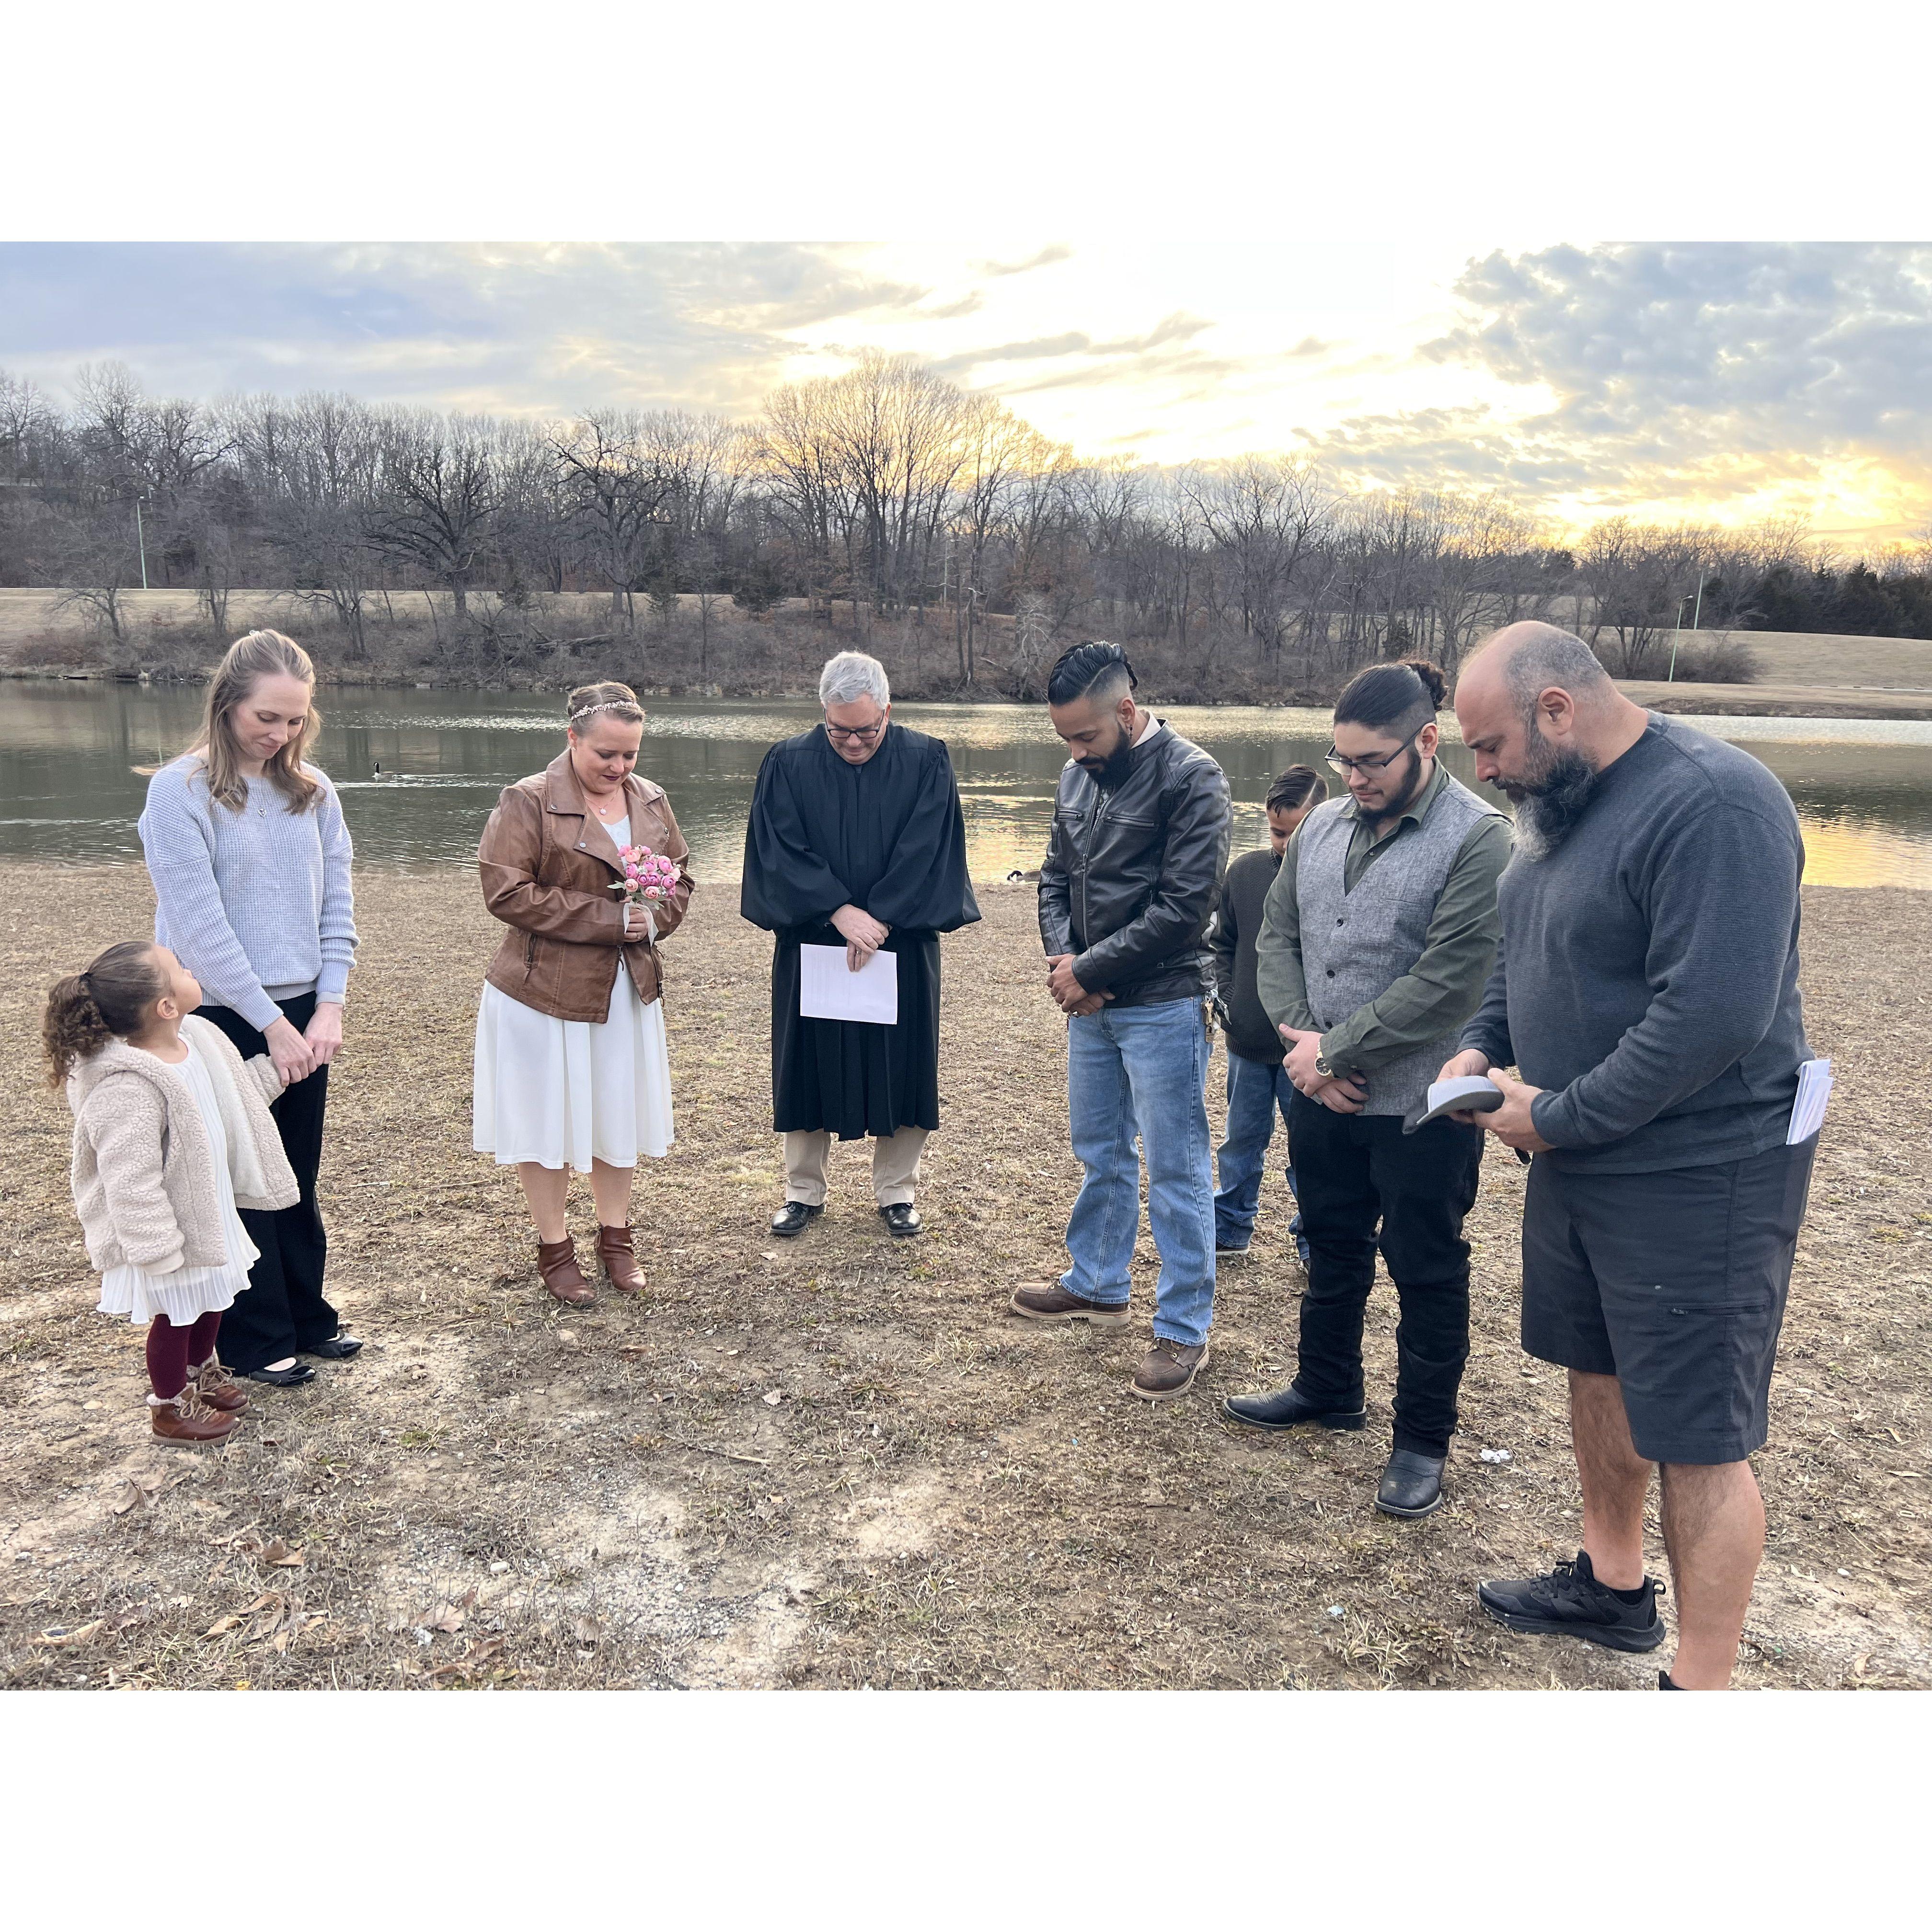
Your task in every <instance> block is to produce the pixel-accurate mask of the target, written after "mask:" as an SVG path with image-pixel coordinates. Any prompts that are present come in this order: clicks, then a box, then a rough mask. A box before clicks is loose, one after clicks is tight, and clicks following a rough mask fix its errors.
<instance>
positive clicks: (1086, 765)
mask: <svg viewBox="0 0 1932 1932" xmlns="http://www.w3.org/2000/svg"><path fill="white" fill-rule="evenodd" d="M1115 730H1116V731H1117V732H1118V738H1117V739H1116V741H1115V745H1114V748H1113V750H1112V751H1110V752H1109V754H1107V756H1106V757H1104V758H1079V759H1076V760H1075V761H1074V762H1075V763H1077V764H1078V765H1079V767H1080V769H1082V771H1083V772H1085V773H1086V774H1087V775H1088V777H1089V778H1091V779H1092V780H1093V781H1094V783H1095V784H1097V785H1098V786H1099V787H1100V789H1101V790H1103V791H1112V790H1115V788H1116V787H1118V786H1120V785H1122V784H1125V783H1126V782H1127V768H1128V766H1129V765H1130V764H1131V763H1132V762H1133V755H1134V742H1133V739H1131V738H1130V737H1129V736H1127V733H1126V732H1125V731H1123V730H1120V727H1118V725H1117V726H1116V727H1115Z"/></svg>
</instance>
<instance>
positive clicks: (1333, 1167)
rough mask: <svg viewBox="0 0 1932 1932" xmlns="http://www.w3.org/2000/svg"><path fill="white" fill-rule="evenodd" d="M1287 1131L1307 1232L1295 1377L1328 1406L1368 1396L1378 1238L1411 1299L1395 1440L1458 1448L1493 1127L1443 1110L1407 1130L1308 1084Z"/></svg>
mask: <svg viewBox="0 0 1932 1932" xmlns="http://www.w3.org/2000/svg"><path fill="white" fill-rule="evenodd" d="M1289 1139H1290V1142H1291V1144H1292V1146H1293V1147H1294V1149H1295V1191H1296V1193H1297V1195H1298V1197H1299V1199H1300V1201H1301V1218H1302V1221H1303V1223H1304V1226H1305V1228H1306V1230H1307V1236H1308V1286H1307V1289H1306V1290H1305V1291H1304V1293H1303V1295H1302V1298H1301V1351H1300V1358H1299V1367H1298V1373H1297V1374H1296V1376H1295V1388H1297V1389H1298V1390H1299V1391H1300V1392H1301V1394H1304V1395H1305V1396H1307V1397H1309V1398H1310V1400H1312V1401H1316V1402H1319V1403H1322V1404H1323V1406H1325V1407H1328V1408H1331V1409H1359V1408H1361V1406H1362V1403H1363V1400H1364V1394H1363V1388H1362V1315H1363V1311H1364V1309H1365V1308H1366V1307H1367V1304H1368V1299H1369V1290H1370V1288H1371V1287H1373V1285H1374V1283H1375V1278H1376V1248H1377V1247H1378V1245H1379V1246H1380V1247H1381V1250H1382V1259H1384V1260H1385V1262H1387V1263H1388V1271H1389V1274H1390V1277H1391V1279H1392V1280H1394V1283H1395V1286H1396V1294H1397V1298H1398V1299H1399V1301H1400V1304H1401V1310H1402V1315H1401V1319H1400V1322H1398V1323H1397V1327H1396V1331H1395V1346H1396V1387H1395V1446H1396V1448H1398V1449H1409V1450H1413V1451H1415V1452H1416V1453H1418V1454H1421V1455H1424V1456H1446V1455H1447V1454H1448V1453H1449V1439H1450V1437H1451V1436H1453V1435H1454V1433H1455V1431H1456V1391H1457V1389H1458V1388H1460V1386H1461V1385H1462V1380H1463V1364H1464V1363H1465V1362H1466V1361H1468V1360H1469V1243H1468V1242H1467V1241H1464V1240H1463V1217H1465V1216H1466V1215H1467V1214H1468V1213H1469V1210H1470V1208H1472V1206H1473V1205H1475V1199H1476V1184H1477V1181H1478V1178H1480V1175H1481V1169H1482V1164H1483V1132H1482V1130H1481V1128H1480V1127H1465V1126H1463V1124H1461V1123H1460V1121H1433V1122H1431V1124H1430V1125H1429V1126H1427V1127H1424V1129H1423V1130H1421V1133H1415V1134H1410V1135H1407V1136H1405V1135H1404V1134H1403V1130H1402V1121H1401V1118H1400V1115H1394V1114H1337V1113H1335V1112H1332V1111H1331V1109H1328V1108H1327V1107H1325V1106H1322V1103H1320V1102H1319V1100H1310V1099H1309V1098H1308V1097H1307V1095H1306V1094H1299V1093H1298V1094H1296V1095H1295V1098H1294V1100H1292V1102H1291V1103H1290V1104H1289ZM1378 1222H1379V1223H1380V1224H1381V1232H1380V1236H1379V1240H1378V1235H1377V1229H1376V1224H1377V1223H1378Z"/></svg>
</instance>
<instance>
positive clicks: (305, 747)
mask: <svg viewBox="0 0 1932 1932" xmlns="http://www.w3.org/2000/svg"><path fill="white" fill-rule="evenodd" d="M265 677H292V678H293V679H295V680H296V682H297V683H298V684H305V685H308V688H309V697H310V702H309V703H308V706H306V707H305V710H304V712H303V717H302V729H301V730H300V731H299V732H298V733H296V735H295V736H293V738H291V739H290V740H289V741H288V742H287V744H286V745H284V746H283V747H282V748H281V750H280V751H278V752H277V753H276V754H275V756H274V757H272V758H271V759H270V760H269V761H268V763H266V765H265V766H263V768H262V775H263V777H264V778H266V779H267V780H268V781H269V784H272V785H273V786H274V787H275V789H276V790H278V792H280V793H281V794H282V796H284V798H285V799H287V800H288V802H289V804H290V807H291V808H292V809H293V810H295V811H311V810H313V809H314V806H315V803H316V801H317V799H320V797H321V796H322V787H321V786H320V784H317V782H316V779H315V775H314V772H313V770H312V769H311V767H310V766H309V764H308V754H309V751H310V749H311V747H312V746H313V745H314V743H315V740H316V736H317V733H319V732H320V730H321V729H322V713H321V712H320V711H318V710H317V709H316V708H315V704H314V696H315V666H314V663H313V662H312V661H311V659H310V657H309V654H308V652H306V651H305V650H304V649H302V646H301V645H299V643H296V640H294V638H293V637H284V636H283V634H281V631H250V632H249V633H248V634H247V636H245V637H237V638H236V640H235V641H234V643H232V644H230V645H229V646H228V649H227V651H226V653H225V654H224V655H223V658H222V660H221V662H220V664H219V665H218V666H217V667H216V670H215V673H214V676H212V677H211V678H210V679H208V697H207V699H206V700H205V702H204V703H203V704H202V712H201V727H200V729H199V730H197V731H196V733H195V735H194V738H193V742H191V743H190V745H188V747H187V751H185V752H184V754H182V755H183V756H184V757H195V758H198V759H199V760H200V763H201V772H200V775H201V777H202V780H203V781H205V784H207V787H208V796H209V797H211V799H214V802H215V803H216V804H217V805H223V806H225V807H226V808H227V809H228V810H229V811H246V810H247V808H248V780H247V779H246V778H244V777H243V776H242V746H241V743H240V741H239V739H237V738H236V736H235V726H234V722H233V712H234V709H235V707H236V706H237V705H238V704H239V703H242V702H243V701H244V700H245V699H247V698H248V697H252V696H253V695H254V690H255V687H256V685H258V684H260V682H261V681H262V680H263V678H265ZM134 769H135V770H136V772H138V773H139V775H141V776H142V778H152V777H153V776H154V773H155V772H157V771H158V770H159V769H160V766H157V765H136V766H135V767H134Z"/></svg>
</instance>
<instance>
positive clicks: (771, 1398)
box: [765, 1389, 784, 1409]
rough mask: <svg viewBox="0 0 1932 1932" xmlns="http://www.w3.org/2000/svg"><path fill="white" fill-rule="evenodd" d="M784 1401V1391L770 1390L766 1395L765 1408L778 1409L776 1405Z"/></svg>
mask: <svg viewBox="0 0 1932 1932" xmlns="http://www.w3.org/2000/svg"><path fill="white" fill-rule="evenodd" d="M783 1401H784V1390H783V1389H772V1390H770V1391H767V1393H766V1397H765V1406H766V1408H767V1409H775V1408H777V1407H778V1404H779V1403H781V1402H783Z"/></svg>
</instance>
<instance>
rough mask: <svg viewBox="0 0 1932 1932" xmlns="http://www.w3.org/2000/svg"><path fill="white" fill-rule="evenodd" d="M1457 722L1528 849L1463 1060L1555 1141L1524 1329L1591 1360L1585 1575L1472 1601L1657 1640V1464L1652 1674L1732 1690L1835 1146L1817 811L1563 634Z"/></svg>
mask: <svg viewBox="0 0 1932 1932" xmlns="http://www.w3.org/2000/svg"><path fill="white" fill-rule="evenodd" d="M1456 715H1457V718H1458V720H1459V721H1460V723H1461V725H1462V727H1463V742H1464V743H1465V744H1466V745H1468V746H1469V748H1470V750H1471V751H1473V752H1475V755H1476V772H1477V775H1478V778H1481V779H1483V780H1484V781H1487V782H1488V783H1490V784H1494V785H1496V787H1498V788H1499V790H1502V791H1503V792H1504V793H1506V794H1507V795H1508V796H1509V797H1511V799H1514V801H1515V802H1516V805H1517V857H1516V859H1515V861H1514V862H1513V863H1512V864H1511V866H1510V868H1509V869H1508V871H1506V872H1505V874H1504V875H1503V879H1502V888H1501V894H1500V903H1501V907H1502V950H1501V953H1500V954H1499V958H1498V960H1497V963H1496V971H1495V972H1494V973H1493V974H1492V976H1491V977H1490V984H1489V987H1488V989H1487V992H1486V994H1485V995H1484V1001H1483V1004H1482V1007H1481V1010H1479V1011H1478V1013H1477V1014H1476V1016H1475V1019H1472V1021H1471V1022H1470V1023H1469V1025H1468V1027H1467V1028H1466V1029H1465V1030H1464V1031H1463V1039H1462V1046H1463V1051H1462V1052H1459V1053H1457V1054H1456V1055H1454V1057H1453V1058H1451V1059H1450V1060H1449V1061H1448V1062H1447V1063H1446V1064H1445V1066H1444V1067H1443V1068H1442V1076H1443V1077H1444V1078H1445V1079H1447V1078H1450V1077H1453V1076H1457V1075H1462V1074H1482V1073H1487V1074H1488V1075H1489V1076H1490V1079H1492V1080H1493V1081H1494V1082H1495V1083H1496V1085H1497V1086H1498V1087H1499V1088H1502V1091H1503V1094H1504V1096H1505V1100H1504V1103H1503V1105H1502V1107H1501V1108H1500V1109H1498V1110H1496V1112H1493V1113H1487V1114H1478V1115H1471V1116H1469V1117H1468V1118H1470V1119H1471V1120H1472V1121H1475V1122H1477V1123H1478V1124H1481V1126H1483V1127H1485V1128H1487V1130H1489V1131H1490V1133H1493V1134H1495V1135H1496V1136H1497V1138H1498V1139H1500V1140H1502V1141H1503V1142H1505V1143H1506V1144H1507V1145H1509V1146H1511V1147H1513V1148H1519V1149H1522V1150H1524V1151H1528V1152H1529V1153H1531V1154H1534V1156H1535V1160H1534V1161H1533V1162H1532V1165H1531V1168H1530V1174H1529V1187H1528V1190H1527V1191H1526V1198H1525V1201H1524V1205H1523V1347H1524V1349H1526V1351H1527V1352H1529V1354H1530V1355H1533V1356H1535V1357H1537V1358H1538V1359H1539V1360H1541V1361H1546V1362H1551V1363H1554V1364H1556V1365H1557V1366H1558V1367H1561V1368H1562V1369H1564V1370H1566V1371H1567V1372H1568V1376H1569V1385H1570V1417H1571V1436H1572V1440H1573V1445H1574V1450H1575V1453H1576V1457H1577V1473H1578V1475H1579V1477H1580V1480H1581V1483H1582V1487H1583V1548H1582V1549H1581V1550H1579V1551H1578V1552H1577V1556H1576V1559H1575V1561H1574V1562H1571V1563H1560V1564H1559V1565H1557V1566H1556V1569H1555V1570H1554V1571H1553V1572H1551V1573H1550V1574H1548V1575H1546V1576H1542V1577H1528V1578H1523V1579H1521V1580H1516V1581H1513V1582H1508V1583H1485V1584H1484V1585H1483V1586H1481V1589H1480V1591H1479V1592H1478V1595H1479V1597H1480V1598H1481V1602H1482V1604H1483V1607H1484V1609H1485V1610H1487V1611H1488V1612H1489V1613H1490V1615H1491V1616H1493V1617H1495V1618H1496V1619H1497V1620H1498V1621H1499V1622H1501V1623H1502V1624H1504V1625H1506V1626H1507V1627H1508V1628H1510V1629H1511V1630H1515V1631H1536V1632H1544V1633H1549V1634H1557V1635H1565V1636H1571V1637H1582V1638H1584V1639H1586V1640H1588V1641H1589V1642H1590V1643H1597V1644H1601V1645H1604V1646H1607V1647H1609V1648H1610V1649H1617V1650H1625V1651H1639V1652H1643V1651H1650V1650H1654V1649H1656V1648H1657V1646H1658V1645H1660V1644H1661V1643H1663V1641H1664V1623H1663V1620H1662V1619H1661V1617H1660V1616H1658V1609H1657V1595H1658V1590H1659V1589H1660V1588H1661V1586H1659V1585H1658V1583H1656V1582H1655V1580H1654V1579H1652V1578H1651V1577H1646V1575H1645V1574H1644V1557H1643V1513H1644V1499H1645V1496H1646V1493H1647V1492H1648V1490H1649V1486H1650V1476H1651V1472H1652V1469H1653V1468H1655V1469H1657V1470H1658V1472H1659V1474H1660V1480H1661V1490H1662V1498H1663V1512H1662V1514H1663V1525H1664V1548H1665V1550H1666V1552H1667V1554H1668V1556H1669V1557H1670V1565H1671V1574H1672V1577H1673V1582H1674V1583H1675V1586H1676V1595H1677V1621H1678V1631H1677V1652H1676V1656H1675V1657H1674V1658H1673V1660H1672V1662H1671V1665H1670V1669H1669V1670H1667V1671H1666V1672H1663V1673H1660V1674H1659V1677H1658V1684H1659V1688H1662V1689H1664V1690H1677V1691H1688V1690H1705V1689H1709V1690H1721V1689H1724V1688H1726V1686H1727V1685H1728V1684H1729V1683H1730V1676H1731V1671H1732V1668H1733V1665H1734V1664H1735V1663H1736V1658H1737V1649H1738V1642H1739V1638H1740V1637H1741V1636H1742V1634H1743V1630H1744V1622H1745V1613H1746V1611H1747V1610H1748V1608H1749V1607H1750V1604H1751V1586H1752V1583H1753V1580H1754V1578H1755V1577H1756V1575H1757V1568H1758V1565H1759V1562H1760V1560H1761V1559H1762V1557H1763V1552H1764V1505H1763V1501H1762V1499H1760V1496H1759V1493H1758V1488H1757V1481H1756V1479H1755V1478H1754V1476H1753V1475H1752V1474H1751V1464H1750V1462H1749V1460H1748V1458H1749V1457H1750V1456H1751V1454H1752V1453H1753V1452H1754V1451H1756V1450H1757V1449H1759V1448H1762V1447H1763V1445H1764V1442H1765V1439H1766V1434H1767V1433H1768V1419H1767V1400H1768V1396H1769V1388H1770V1382H1771V1373H1772V1365H1773V1363H1774V1362H1775V1359H1776V1357H1777V1352H1778V1331H1779V1328H1780V1327H1781V1324H1782V1322H1783V1319H1784V1306H1785V1300H1786V1297H1787V1294H1788V1292H1789V1291H1790V1283H1791V1265H1792V1258H1793V1250H1794V1249H1795V1247H1796V1242H1797V1238H1798V1232H1799V1227H1800V1226H1801V1225H1802V1223H1803V1220H1804V1218H1805V1204H1806V1200H1807V1197H1808V1191H1809V1188H1810V1184H1811V1163H1812V1158H1813V1155H1814V1153H1815V1151H1816V1150H1817V1138H1816V1135H1815V1133H1814V1135H1813V1136H1811V1138H1809V1139H1806V1140H1805V1141H1803V1142H1800V1143H1799V1144H1798V1145H1790V1144H1788V1138H1787V1137H1788V1133H1789V1131H1790V1128H1791V1127H1792V1124H1793V1101H1794V1100H1795V1098H1796V1094H1797V1091H1798V1085H1799V1068H1800V1067H1801V1066H1802V1064H1803V1063H1804V1062H1805V1060H1806V1059H1807V1058H1808V1057H1809V1053H1810V1049H1808V1047H1807V1046H1806V1044H1805V1017H1804V1009H1803V1007H1802V1003H1801V1001H1800V999H1799V992H1798V929H1799V879H1800V877H1801V876H1802V873H1803V871H1804V867H1805V847H1804V844H1803V841H1802V839H1801V838H1800V836H1799V827H1798V814H1797V813H1796V811H1794V810H1793V808H1792V804H1791V800H1790V798H1789V796H1787V794H1786V793H1785V790H1784V787H1783V786H1782V785H1781V784H1779V783H1778V780H1777V779H1776V778H1774V777H1773V776H1772V774H1771V773H1770V772H1769V771H1767V770H1766V769H1765V767H1764V766H1763V765H1761V764H1760V763H1758V761H1757V759H1755V758H1754V757H1751V755H1750V754H1748V752H1745V751H1740V750H1739V748H1737V747H1736V746H1735V745H1727V744H1726V743H1725V742H1724V741H1723V740H1722V739H1718V738H1714V737H1711V736H1708V735H1707V734H1706V733H1703V732H1702V731H1699V730H1694V729H1693V728H1692V727H1691V726H1690V725H1688V724H1681V723H1679V721H1677V720H1676V718H1666V717H1660V716H1658V715H1655V714H1654V713H1651V712H1645V711H1643V710H1640V709H1639V708H1638V707H1637V706H1636V705H1634V704H1633V703H1631V702H1630V701H1629V700H1628V699H1627V698H1626V697H1624V696H1623V695H1622V693H1621V692H1619V691H1618V690H1617V688H1616V686H1615V685H1613V683H1612V682H1611V681H1610V677H1609V676H1608V674H1607V673H1606V672H1605V671H1604V668H1603V667H1602V666H1601V664H1599V663H1598V661H1597V660H1596V658H1595V656H1594V655H1592V652H1591V651H1590V649H1589V646H1587V645H1586V644H1585V643H1583V640H1581V639H1580V638H1578V637H1573V636H1572V635H1571V634H1570V633H1568V631H1559V630H1558V629H1556V628H1554V627H1553V625H1548V624H1539V623H1523V624H1512V625H1509V626H1508V628H1506V629H1504V630H1502V631H1498V632H1497V634H1496V636H1495V637H1493V638H1492V639H1491V640H1490V641H1489V643H1487V644H1486V645H1485V646H1484V647H1483V649H1481V651H1480V652H1478V654H1477V655H1475V657H1474V658H1472V659H1471V660H1470V661H1469V664H1468V666H1467V667H1466V668H1465V670H1464V671H1463V676H1462V679H1461V681H1460V683H1459V684H1458V685H1457V691H1456ZM1512 1064H1514V1066H1516V1067H1517V1068H1518V1069H1519V1070H1520V1073H1521V1074H1522V1076H1523V1077H1522V1078H1521V1079H1513V1078H1511V1076H1510V1075H1509V1074H1508V1073H1505V1072H1503V1071H1502V1069H1504V1068H1505V1067H1509V1066H1511V1065H1512Z"/></svg>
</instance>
